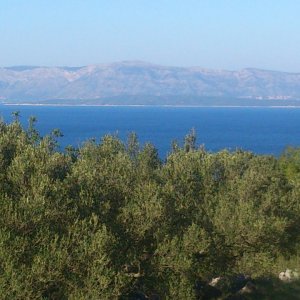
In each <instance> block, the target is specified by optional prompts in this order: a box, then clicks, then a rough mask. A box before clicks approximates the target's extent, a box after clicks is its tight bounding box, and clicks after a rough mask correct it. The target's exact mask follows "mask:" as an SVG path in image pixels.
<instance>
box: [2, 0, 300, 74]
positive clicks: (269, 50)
mask: <svg viewBox="0 0 300 300" xmlns="http://www.w3.org/2000/svg"><path fill="white" fill-rule="evenodd" d="M299 16H300V0H0V41H1V44H0V66H2V67H3V66H12V65H47V66H58V65H59V66H81V65H87V64H94V63H110V62H115V61H123V60H143V61H147V62H152V63H156V64H163V65H174V66H201V67H205V68H214V69H229V70H235V69H241V68H245V67H255V68H263V69H272V70H282V71H292V72H300V17H299Z"/></svg>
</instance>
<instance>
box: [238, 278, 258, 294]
mask: <svg viewBox="0 0 300 300" xmlns="http://www.w3.org/2000/svg"><path fill="white" fill-rule="evenodd" d="M255 291H256V286H255V284H254V283H253V282H251V281H248V282H247V283H246V285H245V286H244V287H243V288H242V289H241V290H240V291H239V294H251V293H253V292H255Z"/></svg>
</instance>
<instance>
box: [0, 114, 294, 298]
mask: <svg viewBox="0 0 300 300" xmlns="http://www.w3.org/2000/svg"><path fill="white" fill-rule="evenodd" d="M34 122H35V119H34V118H31V120H30V122H29V127H28V128H27V129H23V128H22V126H21V125H20V123H19V121H18V119H16V120H15V121H14V122H12V123H10V124H6V123H4V122H0V216H1V218H0V295H1V296H0V298H1V299H208V297H209V296H208V295H207V289H206V287H207V285H206V284H207V282H209V281H210V280H211V279H212V278H214V277H218V276H234V275H236V274H245V275H248V276H251V277H252V278H258V277H268V276H269V277H270V276H277V274H278V273H279V272H280V271H282V268H283V267H285V268H286V267H287V266H288V265H287V264H289V263H290V262H291V261H293V262H295V261H297V259H298V253H297V249H298V248H299V245H300V200H299V199H300V189H299V187H300V151H299V150H298V149H292V148H291V149H288V150H287V151H286V152H285V153H284V154H283V155H282V156H281V157H280V158H275V157H273V156H259V155H255V154H253V153H250V152H245V151H242V150H237V151H235V152H229V151H227V150H224V151H220V152H218V153H209V152H207V151H206V150H205V149H204V147H196V141H195V135H194V133H193V132H191V133H190V134H189V135H187V136H186V138H185V142H184V145H183V146H182V147H180V146H178V145H177V144H176V143H174V144H173V146H172V151H171V153H170V154H169V155H168V157H167V158H166V159H165V161H162V160H161V159H160V158H159V156H158V153H157V150H156V149H155V148H154V147H153V146H152V145H151V144H146V145H144V146H143V147H140V146H139V144H138V141H137V138H136V136H135V135H134V134H131V135H130V136H129V138H128V141H127V142H126V143H123V142H122V141H120V140H119V139H118V138H117V137H115V136H110V135H107V136H104V137H103V138H102V139H101V141H100V142H99V143H97V142H95V141H88V142H86V143H85V144H84V145H83V146H82V147H80V148H79V149H74V148H72V147H68V148H67V149H66V150H65V151H64V152H59V151H57V146H58V145H57V137H58V136H59V134H60V133H59V131H57V130H56V131H53V132H52V133H51V134H49V135H48V136H45V137H41V136H40V135H39V133H38V132H37V131H36V129H35V126H34Z"/></svg>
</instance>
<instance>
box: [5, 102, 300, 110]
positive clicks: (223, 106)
mask: <svg viewBox="0 0 300 300" xmlns="http://www.w3.org/2000/svg"><path fill="white" fill-rule="evenodd" d="M0 105H4V106H45V107H170V108H297V109H298V108H300V105H299V106H298V105H163V104H162V105H147V104H45V103H0Z"/></svg>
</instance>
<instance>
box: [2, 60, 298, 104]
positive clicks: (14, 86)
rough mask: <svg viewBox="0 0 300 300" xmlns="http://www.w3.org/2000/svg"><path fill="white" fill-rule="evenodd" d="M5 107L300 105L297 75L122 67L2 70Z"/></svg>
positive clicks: (142, 65) (135, 65)
mask: <svg viewBox="0 0 300 300" xmlns="http://www.w3.org/2000/svg"><path fill="white" fill-rule="evenodd" d="M0 100H1V101H2V102H4V103H25V102H26V103H39V104H43V103H48V104H51V103H52V104H126V105H127V104H140V105H149V104H153V105H157V104H160V105H210V104H211V105H217V104H224V105H234V104H237V105H238V104H242V105H247V104H249V103H250V105H264V103H267V104H268V103H271V104H273V103H275V104H278V105H300V73H286V72H277V71H266V70H259V69H243V70H239V71H225V70H208V69H203V68H199V67H166V66H160V65H154V64H150V63H145V62H120V63H112V64H102V65H89V66H83V67H39V66H16V67H6V68H0Z"/></svg>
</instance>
